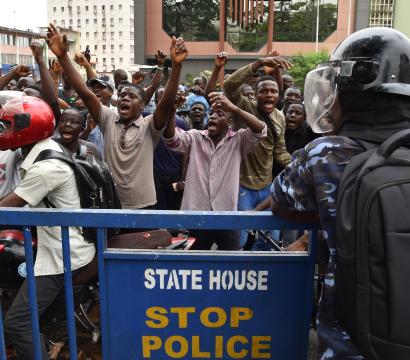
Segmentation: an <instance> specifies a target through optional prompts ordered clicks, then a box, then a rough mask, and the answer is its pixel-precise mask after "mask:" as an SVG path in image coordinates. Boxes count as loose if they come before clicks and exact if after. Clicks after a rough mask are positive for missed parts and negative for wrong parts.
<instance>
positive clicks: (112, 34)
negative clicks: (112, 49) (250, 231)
mask: <svg viewBox="0 0 410 360" xmlns="http://www.w3.org/2000/svg"><path fill="white" fill-rule="evenodd" d="M111 40H114V31H111ZM111 46H112V45H111Z"/></svg>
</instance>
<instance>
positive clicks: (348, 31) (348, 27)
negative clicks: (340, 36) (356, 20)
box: [347, 0, 352, 36]
mask: <svg viewBox="0 0 410 360" xmlns="http://www.w3.org/2000/svg"><path fill="white" fill-rule="evenodd" d="M351 18H352V0H349V17H348V19H347V36H349V35H350V26H351V24H350V23H351Z"/></svg>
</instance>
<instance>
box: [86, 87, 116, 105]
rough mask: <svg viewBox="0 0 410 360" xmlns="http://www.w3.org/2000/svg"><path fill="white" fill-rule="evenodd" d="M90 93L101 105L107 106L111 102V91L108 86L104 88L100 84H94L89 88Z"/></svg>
mask: <svg viewBox="0 0 410 360" xmlns="http://www.w3.org/2000/svg"><path fill="white" fill-rule="evenodd" d="M90 89H91V91H92V92H93V93H94V94H95V96H97V98H98V100H100V102H101V104H103V105H106V106H108V105H109V104H110V101H111V96H112V90H111V89H110V87H109V86H104V85H103V84H100V83H95V84H93V85H92V86H91V87H90Z"/></svg>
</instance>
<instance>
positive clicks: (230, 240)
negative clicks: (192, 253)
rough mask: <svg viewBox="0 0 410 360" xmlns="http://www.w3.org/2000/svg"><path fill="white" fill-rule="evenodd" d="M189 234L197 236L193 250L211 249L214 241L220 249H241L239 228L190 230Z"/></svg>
mask: <svg viewBox="0 0 410 360" xmlns="http://www.w3.org/2000/svg"><path fill="white" fill-rule="evenodd" d="M189 236H192V237H194V238H196V240H195V242H194V244H193V245H192V247H191V250H209V249H210V248H211V247H212V245H213V244H214V243H216V244H217V245H218V250H239V249H240V248H241V244H240V242H241V241H240V237H241V232H240V231H239V230H189Z"/></svg>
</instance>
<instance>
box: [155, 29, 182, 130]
mask: <svg viewBox="0 0 410 360" xmlns="http://www.w3.org/2000/svg"><path fill="white" fill-rule="evenodd" d="M187 56H188V50H187V48H186V46H185V42H184V39H182V38H178V39H176V38H175V36H173V37H172V43H171V59H172V70H171V75H170V76H169V79H168V81H167V85H166V86H165V89H164V93H163V95H162V98H161V101H160V102H159V103H158V105H157V108H156V110H155V112H154V126H155V129H157V130H161V129H163V128H164V127H165V124H166V123H167V121H168V119H169V117H170V115H171V112H172V111H173V107H174V106H173V105H174V102H175V97H176V95H177V91H178V84H179V77H180V75H181V69H182V63H183V62H184V60H185V59H186V57H187Z"/></svg>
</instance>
